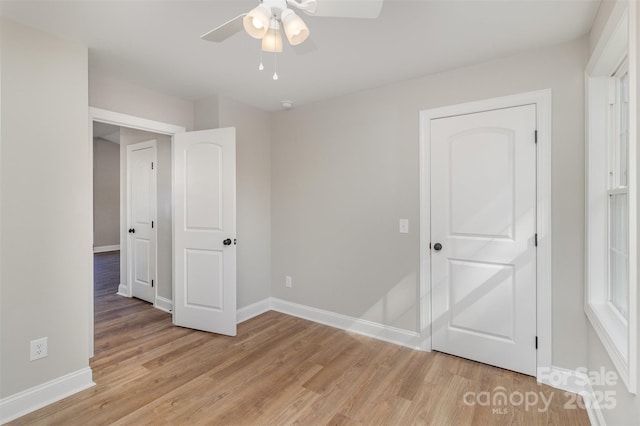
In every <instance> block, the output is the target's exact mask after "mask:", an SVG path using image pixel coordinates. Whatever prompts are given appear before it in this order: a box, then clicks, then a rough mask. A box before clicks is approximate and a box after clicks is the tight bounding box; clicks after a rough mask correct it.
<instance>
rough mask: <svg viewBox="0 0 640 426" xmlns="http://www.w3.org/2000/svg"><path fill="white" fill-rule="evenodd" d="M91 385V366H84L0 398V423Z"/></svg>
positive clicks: (92, 384) (93, 384)
mask: <svg viewBox="0 0 640 426" xmlns="http://www.w3.org/2000/svg"><path fill="white" fill-rule="evenodd" d="M92 386H95V383H94V382H93V378H92V373H91V368H90V367H85V368H83V369H81V370H78V371H74V372H73V373H69V374H67V375H65V376H62V377H58V378H57V379H54V380H51V381H49V382H46V383H43V384H41V385H38V386H35V387H33V388H31V389H27V390H24V391H22V392H19V393H17V394H14V395H11V396H8V397H6V398H3V399H1V400H0V424H5V423H7V422H10V421H11V420H14V419H17V418H18V417H22V416H24V415H25V414H28V413H31V412H32V411H35V410H37V409H39V408H42V407H44V406H45V405H49V404H53V403H54V402H56V401H59V400H61V399H63V398H66V397H68V396H71V395H73V394H74V393H77V392H80V391H83V390H85V389H88V388H90V387H92Z"/></svg>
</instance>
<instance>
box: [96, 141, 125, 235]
mask: <svg viewBox="0 0 640 426" xmlns="http://www.w3.org/2000/svg"><path fill="white" fill-rule="evenodd" d="M119 244H120V146H119V145H118V144H117V143H114V142H111V141H108V140H106V139H101V138H94V139H93V246H94V247H105V246H116V245H119Z"/></svg>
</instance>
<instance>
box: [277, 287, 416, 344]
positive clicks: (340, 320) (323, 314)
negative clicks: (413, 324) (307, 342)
mask: <svg viewBox="0 0 640 426" xmlns="http://www.w3.org/2000/svg"><path fill="white" fill-rule="evenodd" d="M271 303H272V309H273V310H274V311H278V312H282V313H283V314H287V315H292V316H295V317H299V318H304V319H307V320H309V321H313V322H317V323H320V324H324V325H328V326H330V327H335V328H339V329H341V330H346V331H351V332H353V333H357V334H362V335H364V336H368V337H373V338H374V339H378V340H383V341H385V342H389V343H394V344H396V345H400V346H406V347H408V348H411V349H416V350H423V349H422V347H421V345H420V333H416V332H414V331H408V330H403V329H400V328H396V327H391V326H389V325H384V324H379V323H375V322H372V321H367V320H363V319H360V318H355V317H350V316H347V315H342V314H337V313H335V312H330V311H325V310H322V309H317V308H312V307H309V306H304V305H299V304H297V303H292V302H287V301H285V300H280V299H272V300H271Z"/></svg>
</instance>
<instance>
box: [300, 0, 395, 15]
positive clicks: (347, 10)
mask: <svg viewBox="0 0 640 426" xmlns="http://www.w3.org/2000/svg"><path fill="white" fill-rule="evenodd" d="M316 2H317V6H316V11H315V12H305V13H307V14H308V15H311V16H333V17H336V18H377V17H378V15H380V11H381V10H382V3H383V0H316Z"/></svg>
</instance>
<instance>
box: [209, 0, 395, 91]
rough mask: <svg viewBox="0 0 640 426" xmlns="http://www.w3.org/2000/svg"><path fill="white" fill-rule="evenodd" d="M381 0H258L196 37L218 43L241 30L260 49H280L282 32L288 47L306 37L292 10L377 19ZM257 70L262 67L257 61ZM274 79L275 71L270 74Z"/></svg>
mask: <svg viewBox="0 0 640 426" xmlns="http://www.w3.org/2000/svg"><path fill="white" fill-rule="evenodd" d="M382 2H383V0H260V4H259V5H258V6H257V7H255V8H254V9H252V10H251V11H249V12H248V13H243V14H241V15H239V16H236V17H235V18H233V19H232V20H230V21H227V22H225V23H224V24H222V25H220V26H218V27H216V28H214V29H213V30H211V31H209V32H208V33H206V34H203V35H202V36H201V37H200V38H201V39H203V40H207V41H214V42H222V41H224V40H226V39H227V38H229V37H231V36H232V35H234V34H236V33H238V32H240V31H242V29H243V28H244V30H245V31H246V32H247V33H248V34H249V35H250V36H251V37H253V38H256V39H259V40H262V51H264V52H273V53H280V52H282V31H283V30H284V33H285V35H286V37H287V40H288V41H289V43H290V44H291V45H292V46H296V45H298V44H300V43H302V42H304V41H305V40H306V39H307V37H309V28H307V25H306V24H305V23H304V21H303V20H302V18H300V17H299V16H298V15H296V13H295V12H294V10H293V9H298V10H301V11H302V12H304V13H305V14H307V15H310V16H330V17H340V18H377V17H378V15H379V14H380V10H381V9H382ZM259 69H260V70H262V69H263V66H262V61H260V67H259ZM273 78H274V80H277V79H278V76H277V73H275V74H274V76H273Z"/></svg>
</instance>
